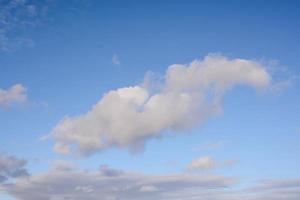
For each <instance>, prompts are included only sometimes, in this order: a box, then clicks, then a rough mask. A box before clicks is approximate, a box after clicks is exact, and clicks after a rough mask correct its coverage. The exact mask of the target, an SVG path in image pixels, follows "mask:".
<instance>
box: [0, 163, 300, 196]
mask: <svg viewBox="0 0 300 200" xmlns="http://www.w3.org/2000/svg"><path fill="white" fill-rule="evenodd" d="M107 171H110V173H107ZM236 184H237V181H236V180H235V179H232V178H226V177H222V176H215V175H199V174H195V173H178V174H161V175H151V174H143V173H134V172H125V171H120V170H115V169H111V168H108V167H105V168H100V170H98V171H87V170H75V169H73V170H60V169H53V170H50V171H47V172H44V173H42V174H38V175H33V176H31V177H29V178H27V179H18V180H16V182H14V183H4V184H2V185H1V184H0V191H2V192H5V193H7V194H9V195H11V196H13V197H15V198H16V199H22V200H71V199H72V200H82V199H85V200H99V197H101V199H102V200H119V199H122V200H152V199H158V200H180V199H186V200H199V199H201V200H298V199H299V198H300V180H299V179H294V180H289V179H287V180H269V181H263V182H258V183H256V184H254V185H252V186H248V187H246V188H242V189H237V188H236V186H237V185H236Z"/></svg>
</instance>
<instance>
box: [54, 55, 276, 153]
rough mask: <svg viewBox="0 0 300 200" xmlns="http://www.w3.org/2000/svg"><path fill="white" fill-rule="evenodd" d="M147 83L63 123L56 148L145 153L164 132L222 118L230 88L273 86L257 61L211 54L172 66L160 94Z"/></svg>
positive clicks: (116, 92) (108, 97)
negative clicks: (146, 146)
mask: <svg viewBox="0 0 300 200" xmlns="http://www.w3.org/2000/svg"><path fill="white" fill-rule="evenodd" d="M146 81H147V84H141V85H136V86H131V87H124V88H119V89H116V90H111V91H109V92H107V93H106V94H104V95H103V97H102V99H100V100H99V102H97V104H96V105H94V106H93V107H92V109H91V110H90V111H88V112H87V113H85V114H82V115H80V116H77V117H68V116H67V117H65V118H64V119H62V120H61V121H60V122H59V123H58V124H57V125H56V126H55V127H54V129H53V130H52V132H51V134H50V135H51V137H53V138H54V139H55V140H56V144H55V150H56V151H57V152H59V153H65V154H69V153H79V154H81V155H88V154H91V153H95V152H97V151H101V150H104V149H107V148H110V147H119V148H128V149H131V150H137V149H141V148H142V147H143V145H144V142H145V141H146V140H147V139H148V138H153V137H158V136H161V135H162V134H163V131H165V130H174V131H176V132H183V131H184V130H186V129H190V128H193V127H195V126H199V125H201V124H202V123H203V122H205V121H206V120H207V119H209V118H210V117H212V116H214V115H216V114H218V113H219V112H220V111H221V110H222V99H223V97H224V95H225V93H226V92H227V91H228V90H229V89H231V88H232V87H234V86H236V85H247V86H251V87H254V88H256V89H259V90H261V89H264V88H267V87H268V86H269V85H270V82H271V76H270V74H269V73H268V72H267V70H266V69H265V67H264V66H263V65H262V64H260V63H258V62H255V61H252V60H245V59H228V58H226V57H224V56H220V55H208V56H206V57H205V58H204V59H203V60H194V61H193V62H191V63H190V64H187V65H183V64H174V65H171V66H170V67H169V68H168V69H167V72H166V74H165V77H164V80H163V83H162V84H159V85H160V86H161V87H160V88H159V90H158V91H157V88H156V90H155V92H153V90H152V88H149V87H147V86H149V85H151V84H149V80H148V79H147V80H146ZM154 85H155V84H154Z"/></svg>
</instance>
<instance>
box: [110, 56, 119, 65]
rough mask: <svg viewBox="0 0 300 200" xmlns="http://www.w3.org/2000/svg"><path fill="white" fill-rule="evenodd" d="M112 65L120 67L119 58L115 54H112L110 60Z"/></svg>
mask: <svg viewBox="0 0 300 200" xmlns="http://www.w3.org/2000/svg"><path fill="white" fill-rule="evenodd" d="M111 62H112V64H114V65H120V64H121V61H120V59H119V56H118V55H117V54H114V55H113V57H112V59H111Z"/></svg>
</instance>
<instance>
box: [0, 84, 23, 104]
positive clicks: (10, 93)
mask: <svg viewBox="0 0 300 200" xmlns="http://www.w3.org/2000/svg"><path fill="white" fill-rule="evenodd" d="M26 101H27V89H26V88H25V87H24V86H23V85H21V84H15V85H13V86H11V87H10V88H8V89H7V90H3V89H0V108H9V107H11V106H12V105H14V104H24V103H26Z"/></svg>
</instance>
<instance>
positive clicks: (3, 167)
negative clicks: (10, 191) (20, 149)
mask: <svg viewBox="0 0 300 200" xmlns="http://www.w3.org/2000/svg"><path fill="white" fill-rule="evenodd" d="M25 165H26V161H25V160H21V159H18V158H15V157H14V156H7V155H4V154H0V183H1V182H4V181H6V180H8V179H10V178H17V177H24V176H28V172H27V170H26V169H25Z"/></svg>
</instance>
